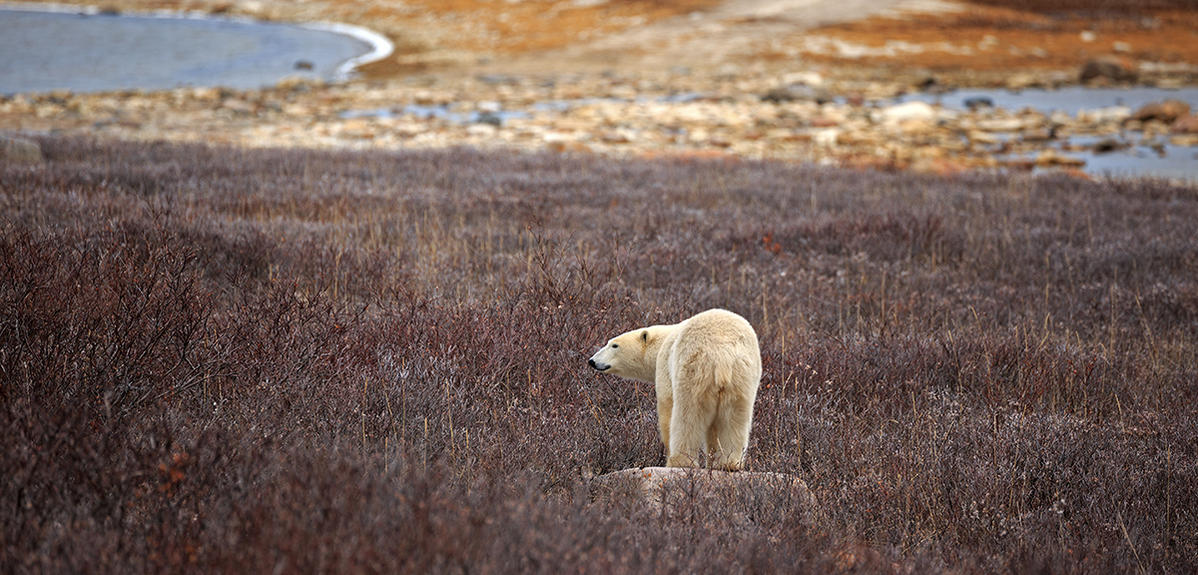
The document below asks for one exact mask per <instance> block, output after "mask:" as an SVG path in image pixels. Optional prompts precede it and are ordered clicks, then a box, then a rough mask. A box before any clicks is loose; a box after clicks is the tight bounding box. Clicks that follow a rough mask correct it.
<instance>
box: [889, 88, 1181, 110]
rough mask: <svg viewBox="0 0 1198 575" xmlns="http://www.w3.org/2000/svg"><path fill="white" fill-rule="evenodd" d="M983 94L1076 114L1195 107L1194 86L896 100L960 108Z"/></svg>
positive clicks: (1003, 102) (1013, 105)
mask: <svg viewBox="0 0 1198 575" xmlns="http://www.w3.org/2000/svg"><path fill="white" fill-rule="evenodd" d="M977 98H986V99H989V100H990V101H991V102H993V104H994V106H995V107H997V108H1003V109H1006V110H1022V109H1024V108H1032V109H1034V110H1039V111H1041V112H1044V113H1052V112H1064V113H1066V114H1069V115H1071V116H1076V115H1077V113H1078V112H1080V111H1082V110H1093V109H1096V108H1108V107H1111V106H1127V107H1128V108H1131V109H1132V110H1135V109H1136V108H1139V107H1140V106H1143V105H1144V104H1149V103H1152V102H1160V101H1162V100H1181V101H1183V102H1189V104H1190V106H1191V107H1193V108H1195V109H1198V88H1194V87H1188V88H1180V89H1176V90H1169V89H1165V88H1149V87H1137V88H1082V87H1078V86H1072V87H1068V88H1061V89H1059V90H1021V91H1019V92H1012V91H1009V90H957V91H955V92H949V93H947V94H924V93H918V94H910V95H908V96H905V97H904V98H902V99H900V101H911V100H918V101H920V102H927V103H929V104H936V103H939V104H940V105H942V106H944V107H945V108H950V109H954V110H964V109H965V102H966V101H967V100H970V99H977Z"/></svg>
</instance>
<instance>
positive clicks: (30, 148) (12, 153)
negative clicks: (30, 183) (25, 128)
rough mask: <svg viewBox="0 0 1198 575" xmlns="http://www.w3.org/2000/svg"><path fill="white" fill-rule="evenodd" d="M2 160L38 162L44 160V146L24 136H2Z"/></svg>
mask: <svg viewBox="0 0 1198 575" xmlns="http://www.w3.org/2000/svg"><path fill="white" fill-rule="evenodd" d="M0 161H3V162H5V163H22V164H38V163H41V161H42V147H41V146H39V145H37V142H33V141H30V140H26V139H24V138H11V137H5V136H0Z"/></svg>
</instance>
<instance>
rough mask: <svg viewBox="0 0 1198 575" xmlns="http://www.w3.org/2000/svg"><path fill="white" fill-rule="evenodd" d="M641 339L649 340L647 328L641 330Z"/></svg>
mask: <svg viewBox="0 0 1198 575" xmlns="http://www.w3.org/2000/svg"><path fill="white" fill-rule="evenodd" d="M641 341H643V342H648V341H649V330H645V331H642V332H641Z"/></svg>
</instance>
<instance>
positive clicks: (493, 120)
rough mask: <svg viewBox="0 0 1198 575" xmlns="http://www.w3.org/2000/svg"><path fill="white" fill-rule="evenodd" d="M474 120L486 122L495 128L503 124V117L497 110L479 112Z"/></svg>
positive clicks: (481, 122) (480, 122) (479, 122)
mask: <svg viewBox="0 0 1198 575" xmlns="http://www.w3.org/2000/svg"><path fill="white" fill-rule="evenodd" d="M474 121H475V122H476V123H478V124H486V125H489V126H493V127H495V128H499V127H501V126H503V117H502V116H500V115H499V114H497V113H495V112H479V113H478V115H477V116H475V118H474Z"/></svg>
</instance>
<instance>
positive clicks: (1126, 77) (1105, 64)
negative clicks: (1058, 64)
mask: <svg viewBox="0 0 1198 575" xmlns="http://www.w3.org/2000/svg"><path fill="white" fill-rule="evenodd" d="M1139 78H1140V72H1139V70H1137V69H1136V66H1135V64H1134V63H1133V62H1131V61H1130V60H1128V59H1126V58H1121V57H1119V56H1100V57H1098V58H1094V59H1092V60H1088V61H1086V63H1085V64H1083V65H1082V69H1081V71H1080V72H1079V73H1078V80H1080V81H1081V82H1082V83H1083V84H1090V83H1095V82H1104V81H1105V82H1113V83H1119V84H1122V83H1128V82H1135V81H1136V80H1138V79H1139Z"/></svg>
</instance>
